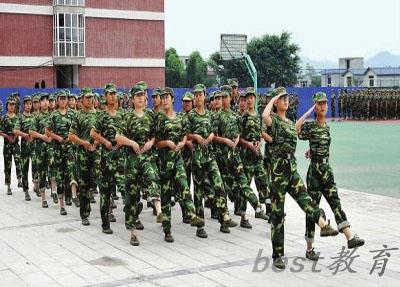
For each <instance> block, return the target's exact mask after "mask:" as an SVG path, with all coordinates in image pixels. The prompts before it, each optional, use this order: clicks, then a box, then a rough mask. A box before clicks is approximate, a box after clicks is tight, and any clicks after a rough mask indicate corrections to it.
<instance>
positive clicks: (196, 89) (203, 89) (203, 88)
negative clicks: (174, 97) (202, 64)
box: [193, 84, 207, 93]
mask: <svg viewBox="0 0 400 287" xmlns="http://www.w3.org/2000/svg"><path fill="white" fill-rule="evenodd" d="M206 90H207V89H206V86H205V85H203V84H196V85H195V86H194V87H193V93H197V92H204V93H205V92H206Z"/></svg>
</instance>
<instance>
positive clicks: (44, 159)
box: [29, 93, 58, 208]
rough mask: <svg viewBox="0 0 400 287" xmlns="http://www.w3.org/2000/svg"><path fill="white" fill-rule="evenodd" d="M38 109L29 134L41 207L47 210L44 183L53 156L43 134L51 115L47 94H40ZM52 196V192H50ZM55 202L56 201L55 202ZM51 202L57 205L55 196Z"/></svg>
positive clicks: (46, 138) (47, 139) (48, 138)
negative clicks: (32, 141) (32, 147)
mask: <svg viewBox="0 0 400 287" xmlns="http://www.w3.org/2000/svg"><path fill="white" fill-rule="evenodd" d="M40 109H41V112H40V113H38V114H36V115H35V118H34V119H35V120H34V123H33V125H32V128H31V129H30V130H29V134H30V135H31V137H32V138H34V145H35V157H36V164H37V180H38V187H39V191H40V194H41V199H42V207H43V208H47V207H48V205H47V201H46V193H45V192H46V183H47V178H48V175H49V166H51V165H52V164H53V163H52V162H51V160H52V159H53V156H52V154H51V151H52V150H51V149H50V148H49V146H50V142H51V138H50V137H48V136H47V135H46V134H45V129H46V127H48V126H49V125H50V117H51V114H50V112H49V94H47V93H42V94H41V96H40ZM51 194H53V190H52V191H51ZM56 200H57V201H56ZM53 201H54V202H55V203H58V199H57V196H55V198H54V197H53Z"/></svg>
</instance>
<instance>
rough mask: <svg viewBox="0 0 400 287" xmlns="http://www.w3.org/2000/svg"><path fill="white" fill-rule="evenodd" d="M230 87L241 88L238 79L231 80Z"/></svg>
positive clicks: (229, 81)
mask: <svg viewBox="0 0 400 287" xmlns="http://www.w3.org/2000/svg"><path fill="white" fill-rule="evenodd" d="M228 85H229V86H231V87H239V81H238V80H237V79H236V78H232V79H229V80H228Z"/></svg>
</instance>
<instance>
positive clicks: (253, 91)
mask: <svg viewBox="0 0 400 287" xmlns="http://www.w3.org/2000/svg"><path fill="white" fill-rule="evenodd" d="M250 95H254V96H256V95H257V92H256V89H254V88H253V87H248V88H247V89H246V92H245V96H246V97H248V96H250Z"/></svg>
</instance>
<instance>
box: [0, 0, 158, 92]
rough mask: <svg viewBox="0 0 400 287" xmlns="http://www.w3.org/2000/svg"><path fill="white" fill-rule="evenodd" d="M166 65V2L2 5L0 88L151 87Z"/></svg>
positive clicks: (14, 1) (59, 0) (69, 0)
mask: <svg viewBox="0 0 400 287" xmlns="http://www.w3.org/2000/svg"><path fill="white" fill-rule="evenodd" d="M164 67H165V61H164V0H118V1H115V0H86V1H85V0H26V1H18V0H1V1H0V87H32V88H33V87H34V85H35V83H39V84H40V83H41V82H42V81H44V84H45V85H46V88H50V87H86V86H90V87H102V86H103V85H104V84H105V83H106V82H107V81H113V82H115V83H116V84H117V85H118V86H119V87H126V88H128V87H131V86H132V85H133V84H134V83H136V82H138V81H140V80H145V81H146V82H148V84H149V86H150V87H155V86H163V85H164V80H165V72H164Z"/></svg>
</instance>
